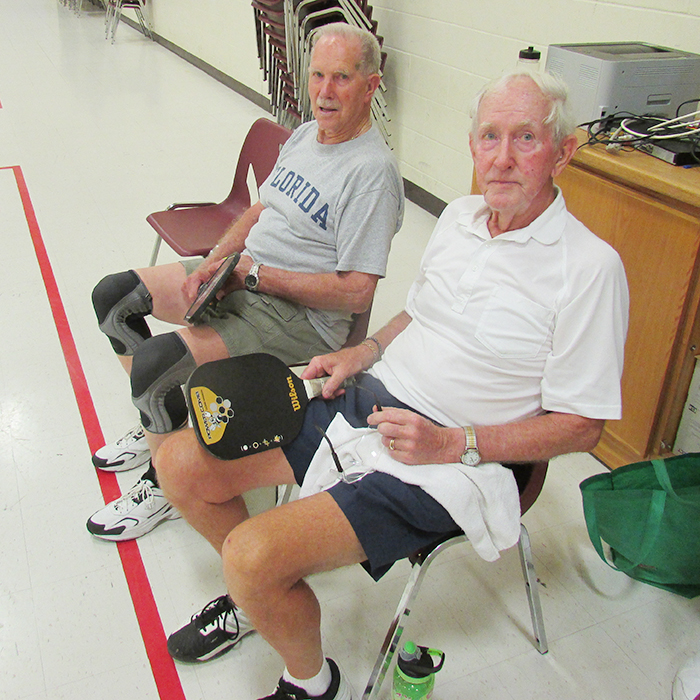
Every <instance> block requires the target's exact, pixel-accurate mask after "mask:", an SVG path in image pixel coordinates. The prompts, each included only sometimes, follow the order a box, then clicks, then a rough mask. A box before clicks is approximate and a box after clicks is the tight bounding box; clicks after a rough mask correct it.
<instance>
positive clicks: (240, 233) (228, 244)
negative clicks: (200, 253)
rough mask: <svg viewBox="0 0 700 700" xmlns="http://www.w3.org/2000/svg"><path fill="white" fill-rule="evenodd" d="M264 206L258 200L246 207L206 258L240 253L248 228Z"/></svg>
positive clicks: (257, 217)
mask: <svg viewBox="0 0 700 700" xmlns="http://www.w3.org/2000/svg"><path fill="white" fill-rule="evenodd" d="M264 208H265V207H264V206H263V205H262V204H261V203H260V202H257V203H256V204H254V205H253V206H252V207H250V208H249V209H246V211H244V212H243V214H242V216H241V217H240V219H238V220H237V221H235V222H234V223H233V224H231V225H230V226H229V228H228V230H227V231H226V233H224V235H223V236H222V237H221V239H220V240H219V242H218V243H217V244H216V246H214V248H212V250H211V252H210V253H209V255H208V256H207V260H208V261H213V260H222V259H223V258H225V257H227V256H228V255H231V254H232V253H241V252H242V251H243V249H244V248H245V241H246V238H248V234H249V233H250V229H251V228H253V226H254V225H255V224H256V223H257V222H258V219H259V218H260V214H261V213H262V211H263V209H264Z"/></svg>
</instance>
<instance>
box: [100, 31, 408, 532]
mask: <svg viewBox="0 0 700 700" xmlns="http://www.w3.org/2000/svg"><path fill="white" fill-rule="evenodd" d="M379 59H380V52H379V45H378V43H377V40H376V38H375V37H374V36H373V35H372V34H371V33H369V32H366V31H363V30H360V29H357V28H355V27H351V26H349V25H345V24H333V25H326V26H325V27H323V28H322V29H321V30H320V31H319V32H318V33H317V36H316V43H315V45H314V49H313V53H312V56H311V64H310V71H309V86H308V89H309V96H310V98H311V104H312V108H313V113H314V117H315V121H313V122H310V123H308V124H304V125H302V126H301V127H299V128H298V129H297V130H296V131H295V132H294V133H293V134H292V136H291V137H290V139H289V140H288V142H287V143H286V144H285V146H284V147H283V148H282V151H281V153H280V156H279V159H278V162H277V164H276V166H275V169H274V171H273V172H272V174H271V175H270V177H269V178H268V180H267V181H266V182H265V183H264V184H263V186H262V187H261V190H260V201H259V202H257V203H256V204H254V205H253V206H252V207H251V208H250V209H249V210H248V211H247V212H245V213H244V214H243V216H242V217H241V218H240V219H239V220H238V221H237V222H235V223H234V224H233V225H232V226H231V227H230V229H229V230H228V232H227V233H226V234H225V235H224V236H223V237H222V239H221V240H220V241H219V243H218V244H217V246H216V247H215V248H214V249H213V250H212V251H211V253H210V254H209V255H208V256H207V258H205V259H204V260H203V261H201V262H199V261H192V260H189V261H184V262H183V263H182V264H180V263H173V264H170V265H161V266H157V267H151V268H145V269H140V270H129V271H127V272H122V273H118V274H115V275H109V276H108V277H106V278H104V279H103V280H102V281H101V282H100V283H99V284H98V285H97V286H96V288H95V290H94V292H93V304H94V306H95V311H96V313H97V318H98V322H99V326H100V329H101V330H102V331H103V332H104V333H105V334H106V335H107V336H108V337H109V340H110V342H111V343H112V346H113V348H114V350H115V352H116V353H117V356H118V359H119V360H120V362H121V364H122V366H123V367H124V369H125V370H126V371H127V373H128V374H129V376H130V380H131V389H132V399H133V402H134V404H135V405H136V407H137V408H138V409H139V412H140V417H141V424H140V425H139V426H137V427H136V428H135V429H133V430H132V431H130V432H129V433H127V435H125V436H124V437H122V438H120V439H119V440H117V441H116V442H115V443H112V444H109V445H106V446H105V447H103V448H101V449H100V450H98V451H97V452H96V453H95V455H93V463H94V464H95V466H97V467H98V468H101V469H105V470H108V471H124V470H126V469H130V468H133V467H136V466H139V465H141V464H144V463H145V462H146V461H147V460H149V459H150V464H149V467H148V470H147V471H146V473H145V474H144V475H143V476H142V477H141V479H140V480H139V481H138V482H137V484H136V485H135V486H134V487H133V488H132V489H131V490H130V491H128V492H127V493H126V494H124V495H123V496H122V497H121V498H119V499H117V500H115V501H113V502H112V503H108V504H107V505H106V506H104V507H103V508H101V509H100V510H98V511H97V512H96V513H94V514H93V515H92V516H91V517H90V518H89V519H88V522H87V527H88V530H89V531H90V532H91V534H93V535H94V536H95V537H98V538H101V539H105V540H111V541H122V540H129V539H134V538H136V537H140V536H141V535H143V534H145V533H147V532H149V531H150V530H152V529H153V528H154V527H155V526H156V525H158V524H159V523H161V522H164V521H165V520H169V519H173V518H178V517H180V515H179V513H178V512H177V510H176V509H175V508H173V507H172V505H171V504H170V503H168V501H167V500H166V499H165V497H164V496H163V493H162V491H161V489H160V488H159V486H158V480H157V466H156V451H157V449H158V447H159V446H160V444H161V443H162V442H163V441H164V440H165V438H167V437H168V435H170V434H171V433H172V432H173V431H176V430H178V429H180V428H182V427H184V426H186V424H187V408H186V404H185V400H184V397H183V394H182V390H181V387H182V386H183V385H184V384H185V382H186V381H187V379H188V378H189V376H190V374H191V373H192V371H193V370H194V369H195V368H196V367H197V366H198V365H200V364H202V363H204V362H210V361H213V360H218V359H222V358H225V357H230V356H234V355H241V354H246V353H251V352H267V353H270V354H273V355H276V356H277V357H279V358H280V359H282V360H283V361H285V362H287V363H292V362H303V361H306V360H309V359H310V358H311V357H313V356H314V355H316V354H319V353H323V352H328V351H331V350H336V349H338V348H339V347H341V346H342V344H343V342H344V341H345V339H346V337H347V334H348V331H349V328H350V323H351V319H352V315H353V314H356V313H361V312H363V311H365V310H366V309H367V308H368V307H369V305H370V303H371V301H372V297H373V295H374V290H375V286H376V284H377V281H378V280H379V278H381V277H382V276H383V275H384V274H385V271H386V262H387V257H388V254H389V247H390V244H391V239H392V237H393V235H394V234H395V233H396V232H397V231H398V229H399V228H400V226H401V221H402V218H403V208H404V200H403V185H402V180H401V176H400V174H399V169H398V166H397V163H396V160H395V159H394V157H393V155H392V154H391V152H390V150H389V149H388V147H387V146H386V144H385V143H384V141H383V139H382V137H381V136H380V134H379V132H378V130H377V128H376V127H375V126H373V125H372V120H371V102H372V97H373V95H374V92H375V90H376V89H377V87H378V85H379V81H380V76H379ZM234 252H238V253H241V258H240V261H239V263H238V265H237V266H236V268H235V269H234V271H233V273H232V274H231V276H230V277H229V279H228V280H227V282H226V285H225V286H224V288H223V290H222V292H221V293H220V296H221V297H222V298H221V299H220V301H219V303H218V304H217V307H216V310H215V312H208V313H207V314H206V315H205V316H204V319H203V322H201V323H199V324H197V325H188V324H186V323H185V322H184V316H185V313H186V311H187V310H188V308H189V307H190V305H191V303H192V301H193V299H194V297H195V296H196V293H197V291H198V289H199V287H200V286H201V285H202V284H203V283H204V282H206V281H207V280H209V279H210V278H211V276H212V275H213V273H214V271H215V270H216V269H217V268H218V266H219V265H220V263H221V261H222V260H223V259H224V258H225V257H227V256H229V255H231V254H232V253H234ZM149 314H150V315H153V316H154V317H156V318H158V319H160V320H163V321H167V322H171V323H174V324H178V325H180V326H182V327H181V328H180V329H178V330H177V331H174V332H172V333H164V334H160V335H156V336H153V337H152V336H151V333H150V330H149V328H148V325H147V323H146V321H145V318H144V317H145V316H147V315H149Z"/></svg>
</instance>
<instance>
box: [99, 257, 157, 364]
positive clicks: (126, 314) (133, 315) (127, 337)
mask: <svg viewBox="0 0 700 700" xmlns="http://www.w3.org/2000/svg"><path fill="white" fill-rule="evenodd" d="M92 305H93V306H94V308H95V313H96V314H97V322H98V324H99V328H100V330H101V331H102V332H103V333H104V334H105V335H106V336H107V337H108V338H109V340H110V342H111V343H112V348H113V349H114V352H116V353H117V354H118V355H133V354H134V352H135V351H136V348H137V347H138V346H139V345H141V343H143V341H144V340H146V339H147V338H150V337H151V331H150V330H149V328H148V324H147V323H146V321H145V319H144V316H146V315H147V314H150V313H151V312H152V311H153V300H152V298H151V293H150V292H149V291H148V289H147V288H146V285H145V284H144V283H143V282H142V281H141V278H140V277H139V276H138V275H137V274H136V273H135V272H134V271H133V270H129V271H127V272H119V273H117V274H114V275H108V276H107V277H105V278H104V279H103V280H101V281H100V282H99V283H98V284H97V286H96V287H95V289H93V291H92Z"/></svg>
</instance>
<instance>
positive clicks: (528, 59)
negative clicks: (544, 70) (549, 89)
mask: <svg viewBox="0 0 700 700" xmlns="http://www.w3.org/2000/svg"><path fill="white" fill-rule="evenodd" d="M541 56H542V54H541V53H540V52H539V51H538V50H537V49H536V48H535V47H534V46H528V47H527V48H526V49H522V51H521V52H520V53H519V54H518V68H521V69H524V70H531V71H534V72H535V73H537V72H538V71H539V70H540V57H541Z"/></svg>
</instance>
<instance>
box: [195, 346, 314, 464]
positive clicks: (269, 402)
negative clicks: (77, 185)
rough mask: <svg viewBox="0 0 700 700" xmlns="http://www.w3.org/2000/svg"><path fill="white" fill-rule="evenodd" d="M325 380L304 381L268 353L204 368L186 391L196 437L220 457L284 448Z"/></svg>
mask: <svg viewBox="0 0 700 700" xmlns="http://www.w3.org/2000/svg"><path fill="white" fill-rule="evenodd" d="M326 379H327V377H323V378H319V379H300V378H299V377H298V376H297V375H296V374H295V373H294V372H293V371H292V370H291V369H290V368H289V367H288V366H287V365H286V364H285V363H284V362H282V361H281V360H280V359H279V358H277V357H275V356H274V355H268V354H266V353H253V354H250V355H240V356H238V357H229V358H226V359H224V360H215V361H214V362H207V363H205V364H203V365H200V366H199V367H197V369H196V370H195V371H194V372H193V373H192V375H191V376H190V379H189V381H188V382H187V389H186V395H187V403H188V407H189V411H190V416H191V417H192V424H193V426H194V429H195V433H196V434H197V438H198V439H199V442H200V443H201V445H202V446H203V447H204V448H205V449H206V450H208V451H209V452H211V454H213V455H214V456H215V457H218V458H219V459H237V458H239V457H244V456H246V455H250V454H256V453H257V452H263V451H265V450H269V449H271V448H273V447H281V446H282V445H285V444H287V443H288V442H290V441H291V440H293V439H294V438H295V437H296V436H297V435H298V434H299V431H300V430H301V426H302V423H303V421H304V412H305V409H306V406H307V404H308V402H309V400H310V399H312V398H314V397H315V396H320V394H321V391H322V389H323V383H324V382H325V380H326Z"/></svg>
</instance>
